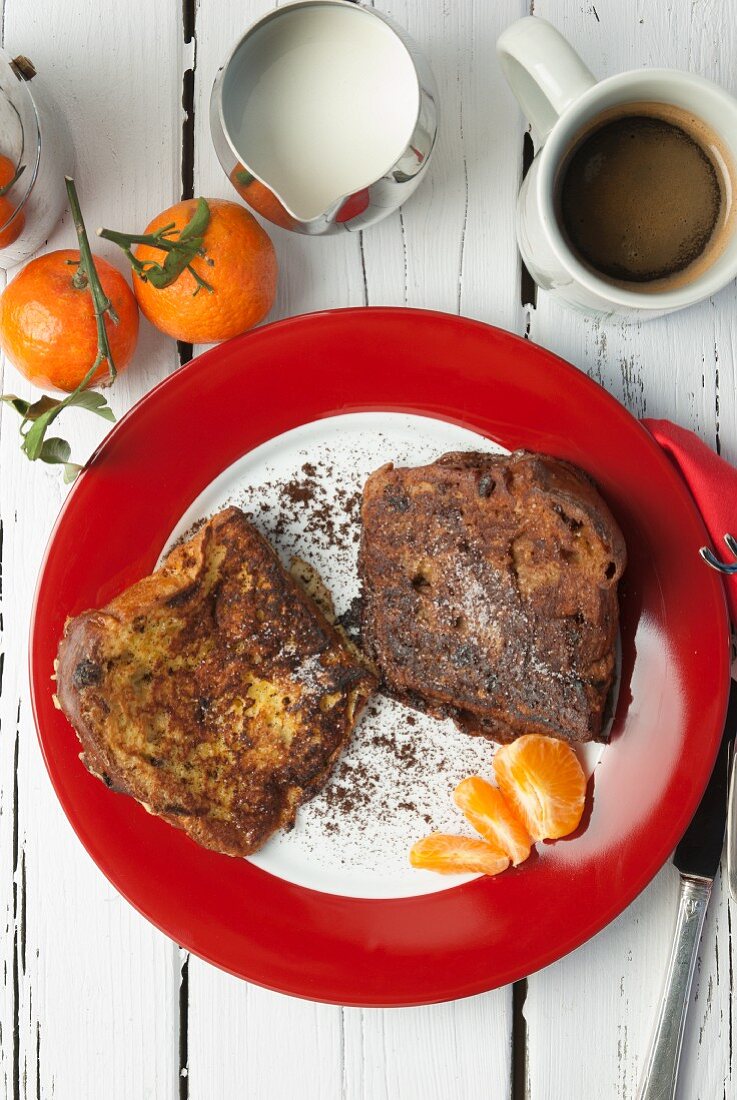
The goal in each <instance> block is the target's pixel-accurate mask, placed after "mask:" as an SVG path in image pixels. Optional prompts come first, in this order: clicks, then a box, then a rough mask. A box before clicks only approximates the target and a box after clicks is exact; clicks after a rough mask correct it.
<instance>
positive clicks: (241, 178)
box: [235, 168, 256, 187]
mask: <svg viewBox="0 0 737 1100" xmlns="http://www.w3.org/2000/svg"><path fill="white" fill-rule="evenodd" d="M255 179H256V177H255V176H252V175H251V173H250V172H247V171H246V169H245V168H241V169H240V171H238V172H236V174H235V182H236V183H239V184H240V185H241V187H248V186H249V184H251V183H253V181H254V180H255Z"/></svg>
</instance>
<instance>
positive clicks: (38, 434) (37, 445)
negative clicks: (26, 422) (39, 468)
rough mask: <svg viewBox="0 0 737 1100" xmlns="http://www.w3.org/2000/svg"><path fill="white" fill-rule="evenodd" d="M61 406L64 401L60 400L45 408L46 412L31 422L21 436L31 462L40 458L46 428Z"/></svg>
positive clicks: (62, 406)
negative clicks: (28, 428)
mask: <svg viewBox="0 0 737 1100" xmlns="http://www.w3.org/2000/svg"><path fill="white" fill-rule="evenodd" d="M63 408H64V402H63V401H60V402H58V403H57V404H56V405H54V406H53V407H52V408H50V409H47V410H46V412H44V413H42V414H41V415H40V416H39V417H38V418H37V419H36V420H35V421H34V422H33V424H32V426H31V428H30V430H29V431H28V432H26V434H25V436H24V438H23V450H24V451H25V452H26V454H27V455H28V457H29V458H30V460H31V462H35V460H36V459H37V458H40V456H41V450H42V448H43V446H44V436H45V435H46V429H47V428H48V426H49V424H50V423H51V422H52V420H55V419H56V417H57V416H58V415H59V413H60V412H61V410H62V409H63Z"/></svg>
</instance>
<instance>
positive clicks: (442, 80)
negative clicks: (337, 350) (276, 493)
mask: <svg viewBox="0 0 737 1100" xmlns="http://www.w3.org/2000/svg"><path fill="white" fill-rule="evenodd" d="M379 2H380V6H381V7H382V8H383V9H385V10H386V11H388V12H389V13H390V14H391V15H393V16H394V17H395V18H396V19H397V20H398V21H399V22H400V23H402V24H404V25H405V26H406V27H407V28H408V30H409V31H410V33H411V34H412V35H414V37H415V38H416V39H417V40H418V41H419V42H420V43H422V45H423V46H424V47H425V49H426V50H427V52H428V54H429V56H430V59H431V62H432V65H433V68H434V70H435V75H436V77H437V81H438V84H439V87H440V95H441V102H442V130H441V137H440V141H439V146H438V149H437V154H436V158H435V161H434V165H433V169H432V173H431V178H430V179H429V180H428V181H427V182H425V183H424V184H423V186H422V187H421V189H420V191H419V192H418V193H417V195H416V196H415V197H414V198H413V199H412V200H411V201H410V202H409V204H408V205H407V207H406V209H405V210H404V211H402V212H401V213H399V214H397V215H395V216H394V217H392V218H390V219H389V220H388V221H386V222H385V223H383V224H382V225H380V226H378V227H375V228H373V229H371V230H369V231H367V232H366V233H365V235H356V236H345V237H336V238H330V239H324V240H307V239H305V238H300V237H297V236H293V235H290V234H287V233H283V232H281V231H279V230H275V231H274V232H273V236H274V239H275V243H276V248H277V251H278V255H279V260H280V264H281V281H280V289H279V297H278V302H277V306H276V309H275V311H274V314H273V317H274V318H278V317H283V316H286V315H290V314H295V313H302V312H305V311H309V310H315V309H322V308H325V307H330V306H348V305H361V304H372V305H373V304H384V303H390V304H394V305H396V304H404V305H408V306H423V307H429V308H431V309H441V310H447V311H449V312H451V313H455V312H461V313H463V314H466V315H468V316H471V317H476V318H480V319H482V320H484V321H489V322H493V323H494V324H497V325H501V326H503V327H505V328H508V329H510V330H511V331H513V332H517V333H523V334H524V333H526V334H527V335H528V336H529V338H530V339H531V340H534V341H536V342H537V343H539V344H542V345H543V346H545V347H547V348H550V349H552V350H553V351H555V352H558V353H560V354H561V355H563V356H564V357H565V358H567V359H569V360H570V361H571V362H573V363H575V364H576V365H577V366H579V367H580V368H581V369H582V370H584V371H586V372H587V373H589V374H590V375H591V376H592V377H594V378H595V379H597V380H598V381H599V382H601V383H602V384H603V385H604V386H606V387H607V389H609V390H610V392H611V393H613V394H614V395H615V396H616V397H617V398H619V399H620V400H622V401H623V402H624V403H625V404H626V405H627V406H628V407H629V408H630V409H631V410H632V412H633V413H634V414H635V415H637V416H640V415H643V414H645V413H647V414H648V415H650V416H667V417H671V418H673V419H675V420H677V421H679V422H680V423H681V424H684V425H686V426H687V427H690V428H693V429H695V430H696V431H697V432H699V433H700V434H701V435H702V436H703V438H704V439H705V440H706V441H707V442H708V443H709V444H710V445H711V446H712V447H717V448H720V449H721V452H722V454H724V455H726V456H727V457H728V458H731V459H732V460H733V461H735V460H737V391H736V386H735V382H736V378H735V370H736V367H735V331H734V320H735V316H736V315H737V314H736V312H735V310H736V305H737V289H736V288H735V286H732V287H730V288H729V289H728V290H726V291H725V292H724V293H722V294H721V295H720V296H719V297H718V298H716V299H715V300H713V301H709V302H706V303H704V304H703V305H702V306H700V307H697V308H695V309H693V310H691V311H689V312H687V313H683V314H681V315H678V316H675V317H672V318H668V319H665V320H661V321H655V322H649V323H648V324H646V325H642V326H640V325H637V326H634V327H629V328H628V327H623V326H621V325H619V324H603V323H599V322H597V321H585V320H582V319H581V318H580V317H578V316H576V315H573V314H569V313H567V312H564V311H563V310H562V309H561V308H560V307H558V306H555V305H554V304H553V303H551V302H549V301H548V299H547V298H546V296H545V295H544V294H541V295H540V298H539V301H538V303H537V306H536V307H532V306H530V305H529V304H524V303H523V301H522V297H521V292H520V267H519V261H518V258H517V252H516V248H515V243H514V237H513V208H514V199H515V194H516V192H517V189H518V186H519V182H520V174H521V166H522V143H523V135H524V132H525V126H524V123H523V120H522V118H521V117H520V115H519V113H518V111H517V109H516V106H515V104H514V102H513V100H512V97H511V95H510V94H509V93H508V91H507V89H506V88H505V86H504V85H503V81H502V78H501V75H500V72H499V69H498V67H497V64H496V60H495V55H494V43H495V40H496V37H497V35H498V34H499V32H500V31H501V30H502V29H503V28H504V27H505V26H506V25H507V24H508V23H509V22H511V21H512V20H513V19H516V18H518V17H519V16H521V15H524V14H527V12H528V5H527V3H526V2H523V0H379ZM271 4H272V0H184V11H183V10H182V2H181V0H127V2H125V3H120V2H115V0H97V2H96V3H90V0H4V5H3V8H4V11H3V23H2V31H3V35H4V45H5V47H6V49H8V50H9V51H10V52H11V54H16V53H21V52H22V53H25V54H27V55H28V56H29V57H31V58H32V60H33V61H34V63H35V65H36V67H37V69H38V70H39V72H41V73H43V74H44V75H45V76H46V78H47V79H48V80H49V81H51V82H52V84H53V86H54V89H55V91H56V94H57V97H58V99H59V101H60V103H61V105H62V106H63V108H64V110H65V111H66V114H67V117H68V119H69V122H70V124H71V128H72V133H73V136H74V141H75V145H76V149H77V173H76V176H77V182H78V186H79V191H80V194H81V199H82V205H83V208H84V211H85V214H86V218H87V223H88V226H89V227H90V228H92V227H94V226H96V225H98V224H101V223H103V222H104V223H105V224H108V225H114V226H116V227H117V226H120V227H128V228H130V229H134V228H142V227H143V225H144V224H145V222H146V221H147V220H148V218H149V217H150V216H152V215H153V214H154V213H156V212H158V211H159V210H160V209H162V208H163V207H165V206H167V205H169V204H170V203H172V202H173V201H175V200H177V199H178V198H179V197H180V196H181V195H182V194H185V195H186V194H192V193H194V194H196V195H197V194H204V195H206V196H227V197H229V198H233V197H234V195H233V194H232V193H231V191H230V190H229V185H228V184H227V181H226V180H225V178H224V177H223V175H222V174H221V171H220V169H219V167H218V164H217V162H216V159H215V155H214V153H213V150H212V148H211V145H210V138H209V129H208V113H207V105H208V100H209V94H210V87H211V84H212V80H213V76H214V73H215V70H216V68H217V66H218V64H219V63H220V61H221V60H222V58H223V57H224V55H225V52H226V50H227V49H228V47H229V46H230V44H231V43H232V41H233V40H234V39H235V38H236V37H237V36H238V35H239V34H240V32H241V31H242V30H243V29H244V28H245V27H246V26H247V25H248V24H249V23H250V22H251V21H252V20H253V19H254V18H256V17H257V16H258V15H260V14H261V13H262V12H263V11H265V10H267V9H268V8H269V7H270V6H271ZM532 6H533V8H534V13H535V14H537V15H541V16H544V17H547V18H549V19H550V20H551V21H553V22H554V23H556V24H557V25H558V26H559V27H560V28H561V30H562V31H563V33H564V34H566V35H567V36H568V37H569V38H570V40H571V41H572V43H573V44H574V46H575V47H576V48H577V49H578V50H579V51H580V52H581V54H582V55H583V57H584V59H585V60H586V62H587V64H588V65H589V66H590V68H591V69H592V70H593V71H594V72H595V73H596V74H598V75H600V76H606V75H609V74H611V73H614V72H617V71H619V70H621V69H626V68H634V67H637V66H661V65H664V66H675V67H679V68H684V69H691V70H693V71H695V72H699V73H702V74H703V75H705V76H707V77H711V78H712V79H715V80H717V81H719V82H721V83H722V84H724V85H726V86H727V87H728V88H730V89H731V90H732V91H733V92H737V20H735V18H734V15H735V10H734V7H733V3H732V0H595V4H594V3H591V2H589V0H535V2H534V4H533V5H532ZM74 243H75V242H74V233H73V229H72V227H71V224H70V222H69V221H68V219H67V221H65V223H64V225H63V226H61V227H60V228H59V230H58V231H57V233H56V234H55V236H54V238H53V240H52V241H50V242H49V247H51V248H54V247H70V246H72V245H73V244H74ZM99 251H100V252H102V253H104V254H105V255H107V256H108V257H109V258H111V259H112V260H113V262H115V263H120V257H119V255H116V254H115V253H113V252H112V248H111V247H110V248H109V247H106V246H104V245H103V246H102V247H101V248H100V249H99ZM11 274H12V273H11ZM144 325H145V323H144ZM196 350H197V349H195V351H196ZM180 354H184V355H186V354H187V349H180V351H179V352H178V350H177V348H176V347H175V346H174V344H173V343H172V342H170V341H169V340H167V339H166V338H164V337H163V336H161V335H160V334H159V333H157V332H155V331H153V330H152V329H151V328H150V327H148V326H145V327H144V329H143V332H142V339H141V344H140V348H139V352H138V355H137V360H136V362H135V365H134V366H133V367H132V368H131V369H130V371H129V372H128V374H127V375H126V376H124V377H121V379H120V380H119V382H118V383H116V386H115V388H114V391H113V393H112V404H113V406H114V408H115V410H116V412H117V413H118V414H119V415H120V414H122V413H123V412H124V411H125V410H126V409H128V408H129V407H130V406H131V405H132V404H133V402H134V401H136V400H137V399H138V398H139V397H140V396H141V395H142V394H143V393H145V392H146V391H147V390H148V389H149V388H150V387H151V386H152V385H153V384H154V383H155V382H156V381H158V380H159V379H160V378H162V377H163V376H164V375H166V374H168V373H170V372H171V371H173V370H175V369H176V367H177V365H178V363H179V355H180ZM449 367H450V369H452V364H450V365H449ZM3 388H4V389H5V390H6V391H7V390H13V391H15V392H18V393H21V394H25V393H26V391H27V387H26V386H24V384H23V382H22V381H21V380H19V379H18V377H17V375H16V374H15V372H14V371H13V369H12V368H11V367H9V366H6V367H5V378H4V384H3ZM14 417H15V414H14V413H13V411H12V410H9V409H7V408H6V407H3V408H2V412H1V414H0V464H1V469H2V476H1V477H0V517H1V519H2V524H3V534H4V538H3V541H2V582H3V587H2V623H1V626H2V631H3V634H2V642H1V645H2V651H3V652H2V656H0V662H2V663H0V676H1V680H2V684H1V686H2V698H1V703H0V705H1V709H0V1092H2V1095H3V1096H6V1097H9V1098H10V1097H12V1098H14V1100H16V1098H20V1097H43V1098H44V1100H45V1098H47V1097H52V1096H53V1097H55V1098H56V1100H87V1098H90V1100H97V1098H104V1100H118V1098H120V1100H123V1098H125V1100H139V1098H143V1097H150V1098H155V1100H163V1098H172V1100H173V1098H176V1097H178V1096H179V1097H187V1096H189V1097H190V1098H191V1100H211V1098H216V1100H236V1098H238V1100H241V1098H248V1100H251V1098H258V1100H261V1098H272V1097H273V1098H277V1100H281V1098H287V1097H293V1096H299V1097H301V1098H303V1100H308V1098H310V1100H311V1098H314V1100H333V1098H338V1097H346V1098H350V1100H359V1098H360V1100H385V1098H392V1100H414V1098H417V1100H420V1098H422V1100H453V1098H456V1097H458V1098H461V1097H462V1098H463V1100H482V1098H483V1100H510V1098H511V1100H523V1098H530V1100H600V1098H601V1100H608V1098H610V1097H618V1098H620V1100H627V1098H632V1097H634V1093H635V1090H636V1083H637V1080H638V1076H639V1071H640V1068H641V1066H642V1062H643V1058H644V1054H645V1048H646V1045H647V1040H648V1034H649V1031H650V1025H651V1020H652V1016H653V1011H654V1006H655V1003H656V999H657V997H658V994H659V990H660V985H661V979H662V975H663V969H664V965H665V961H666V953H667V948H668V941H669V936H670V931H671V927H672V922H673V917H674V912H675V902H676V880H675V874H674V871H673V869H672V867H670V866H669V867H666V868H665V869H664V870H663V871H662V872H661V873H660V875H659V876H658V877H657V878H656V879H655V881H654V882H653V883H652V884H651V885H650V887H649V888H648V889H647V890H646V891H645V892H644V893H643V894H642V895H641V897H640V898H639V899H638V900H637V901H636V902H635V903H634V904H633V905H632V906H631V907H630V908H629V909H628V910H627V911H626V912H625V913H624V914H622V916H621V917H620V918H619V919H618V920H617V921H615V922H614V924H612V925H611V926H610V927H609V928H607V929H606V930H605V931H604V932H602V933H601V934H600V935H599V936H597V937H596V938H595V939H594V940H593V941H591V942H590V943H588V944H587V945H586V946H584V947H582V948H581V949H580V950H579V951H577V952H575V953H574V954H573V955H571V956H569V957H568V958H566V959H564V960H562V961H561V962H559V963H557V964H555V965H554V966H551V967H549V968H548V969H547V970H545V971H543V972H542V973H539V974H536V975H533V976H532V977H530V978H529V979H528V981H527V982H519V983H517V985H516V986H515V987H514V988H511V987H510V988H507V989H500V990H497V991H495V992H492V993H488V994H486V995H484V996H480V997H476V998H473V999H471V1000H467V1001H462V1002H457V1003H454V1004H447V1005H439V1006H435V1007H431V1008H424V1009H399V1010H389V1011H380V1010H366V1011H363V1010H358V1009H342V1008H337V1007H328V1006H321V1005H313V1004H308V1003H304V1002H300V1001H296V1000H292V999H289V998H287V997H284V996H280V995H278V994H275V993H270V992H267V991H265V990H262V989H259V988H256V987H254V986H249V985H247V984H246V983H245V982H242V981H238V980H236V979H234V978H231V977H228V976H226V975H225V974H221V973H220V972H218V971H216V970H214V969H213V968H211V967H210V966H208V965H207V964H205V963H202V962H200V961H199V960H198V959H197V958H195V957H193V956H191V957H188V956H187V955H186V954H185V953H183V952H181V951H180V950H179V949H178V948H177V946H176V945H174V944H172V943H171V942H170V941H169V940H168V939H166V937H164V936H163V935H161V934H160V933H159V932H157V931H156V930H155V929H153V928H152V927H151V926H150V925H149V924H147V923H146V921H144V920H143V919H142V918H141V917H139V916H138V914H137V913H135V912H134V911H133V910H132V909H131V908H130V907H129V906H128V904H127V903H126V902H124V901H123V900H122V899H121V898H119V897H118V895H117V894H116V892H115V891H114V890H113V888H112V887H111V886H109V885H108V883H107V882H106V880H105V879H104V878H103V877H102V875H101V874H100V872H99V871H98V870H97V869H96V867H95V866H94V865H93V864H92V862H91V860H90V859H89V857H88V856H87V855H86V854H85V852H84V851H83V850H82V848H81V846H80V845H79V843H78V842H77V840H76V839H75V837H74V836H73V834H72V831H71V828H70V826H69V825H68V824H67V821H66V819H65V818H64V816H63V814H62V811H61V809H60V808H59V806H58V804H57V802H56V800H55V798H54V795H53V793H52V790H51V786H50V784H49V781H48V778H47V776H46V772H45V770H44V766H43V763H42V760H41V755H40V752H39V748H38V743H37V740H36V733H35V730H34V726H33V720H32V717H31V713H30V706H29V693H28V679H27V671H26V639H27V630H28V621H29V615H30V608H31V599H32V594H33V589H34V584H35V579H36V575H37V572H38V568H39V565H40V562H41V556H42V553H43V548H44V545H45V543H46V540H47V537H48V534H49V532H50V530H51V526H52V524H53V521H54V518H55V516H56V513H57V511H58V509H59V506H60V504H61V502H62V499H63V496H64V492H65V490H64V488H63V486H62V484H61V481H60V478H59V476H58V475H57V473H56V472H55V471H53V470H52V469H49V468H44V467H42V466H41V464H40V463H38V464H36V466H34V467H31V466H30V464H29V463H28V462H27V461H26V460H25V459H24V458H23V457H22V456H21V454H20V452H19V450H18V442H19V440H18V435H17V423H16V421H15V419H14ZM65 428H66V431H67V432H71V436H70V438H71V440H72V443H73V452H74V453H75V455H79V454H85V453H89V452H90V451H91V449H92V447H93V446H94V445H95V444H96V443H97V442H98V441H99V439H100V438H101V436H102V433H103V431H104V424H103V422H102V421H97V420H96V418H93V417H89V416H87V417H86V418H85V416H84V415H83V414H76V418H75V415H70V416H69V417H68V419H67V422H66V424H65ZM172 446H177V447H179V448H180V449H181V453H182V461H183V462H186V461H187V445H186V440H184V439H177V437H176V428H175V426H174V425H173V426H172ZM102 550H103V548H101V552H102ZM538 917H539V915H536V914H530V919H532V920H534V919H537V918H538ZM736 918H737V913H735V910H734V908H733V907H731V906H730V904H729V902H728V900H727V896H726V892H725V890H724V888H723V886H722V884H721V882H718V883H717V885H716V889H715V893H714V895H713V900H712V903H711V906H710V909H709V915H708V918H707V923H706V929H705V933H704V939H703V943H702V950H701V956H700V961H699V965H698V970H697V975H696V982H695V987H694V993H693V997H692V1004H691V1009H690V1014H689V1020H688V1029H687V1036H686V1041H685V1047H684V1058H683V1063H682V1073H681V1085H680V1093H679V1095H680V1097H681V1098H683V1100H722V1098H724V1100H729V1098H732V1097H734V1096H735V1095H737V1040H735V1041H734V1042H733V1032H734V1031H735V1029H736V1028H737V996H736V995H735V989H734V970H735V966H737V959H735V947H734V946H733V944H732V924H733V923H734V921H735V919H736Z"/></svg>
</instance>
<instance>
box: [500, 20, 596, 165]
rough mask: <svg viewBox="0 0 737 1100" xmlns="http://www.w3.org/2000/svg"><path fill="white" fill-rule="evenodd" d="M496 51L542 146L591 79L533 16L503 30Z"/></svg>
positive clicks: (576, 58) (575, 57) (546, 25)
mask: <svg viewBox="0 0 737 1100" xmlns="http://www.w3.org/2000/svg"><path fill="white" fill-rule="evenodd" d="M496 48H497V53H498V55H499V61H500V64H501V66H502V71H503V72H504V75H505V77H506V78H507V82H508V84H509V86H510V88H511V89H512V91H513V92H514V94H515V96H516V97H517V100H518V102H519V105H520V107H521V108H522V110H523V112H524V113H525V115H526V117H527V118H528V119H529V121H530V122H531V123H532V125H533V127H534V129H535V130H536V132H537V136H538V139H539V143H540V145H542V144H543V143H544V141H545V139H546V138H547V136H548V134H549V133H550V131H551V130H552V129H553V127H554V126H555V123H556V122H557V121H558V118H559V116H560V115H561V114H563V112H564V111H565V110H566V108H567V107H570V105H571V104H572V103H574V102H575V101H576V100H577V99H578V98H579V96H581V95H583V93H584V92H586V91H588V90H589V88H591V87H593V85H594V84H595V83H596V78H595V77H594V75H593V74H592V73H591V72H590V71H589V69H587V68H586V66H585V65H584V63H583V61H582V60H581V58H580V57H579V56H578V54H577V53H576V51H575V50H574V49H573V47H572V46H571V45H570V43H569V42H567V41H566V39H565V38H564V37H563V35H562V34H560V32H559V31H557V30H556V29H555V27H553V26H552V24H550V23H548V22H547V20H545V19H540V18H539V17H538V16H536V15H528V16H525V18H524V19H518V20H517V22H516V23H512V25H511V26H510V27H507V29H506V30H505V31H503V33H502V34H501V35H500V36H499V39H498V41H497V44H496Z"/></svg>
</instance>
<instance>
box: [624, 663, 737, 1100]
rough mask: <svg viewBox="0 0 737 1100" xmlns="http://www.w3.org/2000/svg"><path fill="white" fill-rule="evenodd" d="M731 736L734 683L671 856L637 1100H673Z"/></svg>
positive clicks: (721, 819) (723, 805)
mask: <svg viewBox="0 0 737 1100" xmlns="http://www.w3.org/2000/svg"><path fill="white" fill-rule="evenodd" d="M736 731H737V683H736V682H735V681H734V680H732V682H731V684H730V689H729V704H728V706H727V717H726V720H725V723H724V732H723V734H722V741H721V744H720V746H719V752H718V754H717V758H716V761H715V762H714V768H713V770H712V773H711V778H710V779H709V782H708V784H707V787H706V790H705V791H704V795H703V797H702V799H701V802H700V803H699V807H698V809H697V811H696V813H695V814H694V816H693V819H692V821H691V824H690V825H689V826H688V828H687V829H686V832H685V833H684V835H683V838H682V839H681V842H680V844H679V845H678V847H677V848H676V850H675V853H674V855H673V862H674V864H675V866H676V867H677V868H678V870H679V871H680V878H681V881H680V892H679V900H678V916H677V918H676V927H675V931H674V935H673V943H672V946H671V953H670V959H669V960H668V970H667V973H666V978H665V988H664V990H663V996H662V999H661V1002H660V1010H659V1012H658V1018H657V1022H656V1025H655V1031H654V1034H653V1039H652V1043H651V1046H650V1050H649V1052H648V1056H647V1060H646V1062H645V1068H644V1071H643V1075H642V1079H641V1081H640V1088H639V1090H638V1093H637V1097H638V1100H673V1098H674V1097H675V1094H676V1083H677V1080H678V1063H679V1061H680V1057H681V1045H682V1042H683V1030H684V1027H685V1024H686V1011H687V1008H688V999H689V993H690V991H691V982H692V980H693V974H694V969H695V966H696V956H697V954H698V949H699V942H700V940H701V930H702V928H703V926H704V917H705V916H706V907H707V905H708V904H709V897H710V895H711V888H712V883H713V881H714V876H715V875H716V873H717V870H718V869H719V863H720V860H721V856H722V848H723V846H724V831H725V827H726V824H727V797H728V796H727V791H728V788H729V768H730V764H731V757H732V750H733V745H734V739H735V732H736Z"/></svg>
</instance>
